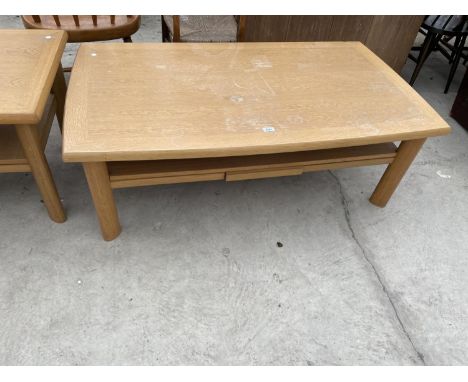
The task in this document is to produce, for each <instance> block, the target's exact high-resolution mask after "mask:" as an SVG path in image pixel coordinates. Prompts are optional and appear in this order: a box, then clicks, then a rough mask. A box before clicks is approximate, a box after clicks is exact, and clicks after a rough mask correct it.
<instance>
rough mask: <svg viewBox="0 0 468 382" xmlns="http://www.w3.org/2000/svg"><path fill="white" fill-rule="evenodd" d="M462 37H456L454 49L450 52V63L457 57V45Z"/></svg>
mask: <svg viewBox="0 0 468 382" xmlns="http://www.w3.org/2000/svg"><path fill="white" fill-rule="evenodd" d="M461 38H462V37H461V36H457V37H455V43H454V44H453V50H452V53H450V59H449V64H452V63H453V60H454V58H455V56H456V54H457V46H458V44H460V39H461ZM448 41H450V40H448ZM448 41H447V42H448Z"/></svg>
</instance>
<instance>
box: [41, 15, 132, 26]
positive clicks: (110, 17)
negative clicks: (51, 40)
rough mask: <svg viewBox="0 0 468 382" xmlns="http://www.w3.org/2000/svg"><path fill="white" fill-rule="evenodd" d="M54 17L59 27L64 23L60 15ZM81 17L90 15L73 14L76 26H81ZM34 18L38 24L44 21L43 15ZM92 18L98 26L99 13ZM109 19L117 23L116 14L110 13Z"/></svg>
mask: <svg viewBox="0 0 468 382" xmlns="http://www.w3.org/2000/svg"><path fill="white" fill-rule="evenodd" d="M52 17H53V18H54V21H55V24H56V25H57V26H58V27H60V26H62V23H61V22H60V16H58V15H53V16H52ZM80 17H81V18H82V17H88V16H78V15H73V21H74V22H75V26H77V27H79V26H80ZM127 17H128V18H130V17H133V16H127ZM32 19H33V20H34V22H35V23H36V24H41V23H42V20H41V16H39V15H34V16H32ZM91 19H92V20H93V25H94V26H96V27H97V26H98V17H97V15H93V16H91ZM109 20H110V23H111V24H112V25H114V24H115V15H110V16H109Z"/></svg>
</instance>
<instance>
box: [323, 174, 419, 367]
mask: <svg viewBox="0 0 468 382" xmlns="http://www.w3.org/2000/svg"><path fill="white" fill-rule="evenodd" d="M329 173H330V175H331V176H332V177H333V178H334V179H335V181H336V183H337V185H338V188H339V192H340V196H341V205H342V206H343V210H344V215H345V220H346V224H347V226H348V229H349V231H350V233H351V237H352V239H353V240H354V242H355V243H356V244H357V246H358V247H359V249H360V250H361V253H362V256H363V257H364V259H365V261H366V262H367V263H368V264H369V266H370V267H371V268H372V270H373V271H374V273H375V276H376V277H377V280H378V282H379V284H380V286H381V287H382V290H383V291H384V293H385V295H386V296H387V299H388V301H389V302H390V305H391V307H392V309H393V312H394V314H395V317H396V319H397V321H398V323H399V324H400V327H401V330H402V331H403V333H404V335H405V336H406V338H407V339H408V341H409V342H410V344H411V347H412V348H413V350H414V352H415V353H416V355H417V357H418V359H419V360H420V361H421V363H422V364H423V365H426V361H425V360H424V355H423V354H422V353H421V352H420V351H419V350H418V349H417V348H416V346H415V345H414V342H413V340H412V339H411V336H410V335H409V333H408V331H407V330H406V327H405V325H404V324H403V321H402V320H401V318H400V315H399V313H398V310H397V308H396V306H395V303H394V302H393V300H392V298H391V297H390V294H389V293H388V289H387V287H386V286H385V283H384V282H383V280H382V277H381V276H380V274H379V272H378V271H377V269H376V267H375V265H374V263H373V262H372V261H371V260H370V258H369V256H368V253H367V250H366V249H365V248H364V246H363V245H362V244H361V242H360V241H359V239H358V238H357V236H356V233H355V231H354V228H353V225H352V224H351V214H350V212H349V205H348V200H347V199H346V196H345V194H344V192H343V187H342V185H341V182H340V180H339V179H338V177H337V176H336V175H335V174H334V173H333V172H332V171H329Z"/></svg>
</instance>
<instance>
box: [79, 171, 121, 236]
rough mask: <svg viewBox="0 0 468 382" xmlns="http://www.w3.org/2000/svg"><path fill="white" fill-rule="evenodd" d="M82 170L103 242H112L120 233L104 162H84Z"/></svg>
mask: <svg viewBox="0 0 468 382" xmlns="http://www.w3.org/2000/svg"><path fill="white" fill-rule="evenodd" d="M83 168H84V171H85V174H86V179H87V180H88V186H89V190H90V192H91V196H92V198H93V202H94V207H95V208H96V213H97V215H98V219H99V224H100V226H101V232H102V237H103V238H104V240H108V241H109V240H114V239H115V238H116V237H117V236H119V234H120V232H121V228H120V222H119V215H118V213H117V207H116V205H115V200H114V195H113V194H112V188H111V185H110V180H109V172H108V170H107V164H106V162H85V163H83Z"/></svg>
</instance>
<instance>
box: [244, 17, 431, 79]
mask: <svg viewBox="0 0 468 382" xmlns="http://www.w3.org/2000/svg"><path fill="white" fill-rule="evenodd" d="M422 21H423V16H245V31H244V41H361V42H362V43H364V44H365V45H366V46H367V47H368V48H369V49H371V50H372V51H373V52H374V53H376V54H377V55H378V56H379V57H380V58H381V59H382V60H384V61H385V62H386V63H387V64H388V65H390V66H391V67H392V68H393V69H394V70H395V71H396V72H398V73H399V72H400V71H401V69H402V67H403V65H404V64H405V61H406V58H407V56H408V52H409V51H410V49H411V46H412V45H413V42H414V39H415V38H416V35H417V33H418V30H419V27H420V25H421V23H422Z"/></svg>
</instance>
